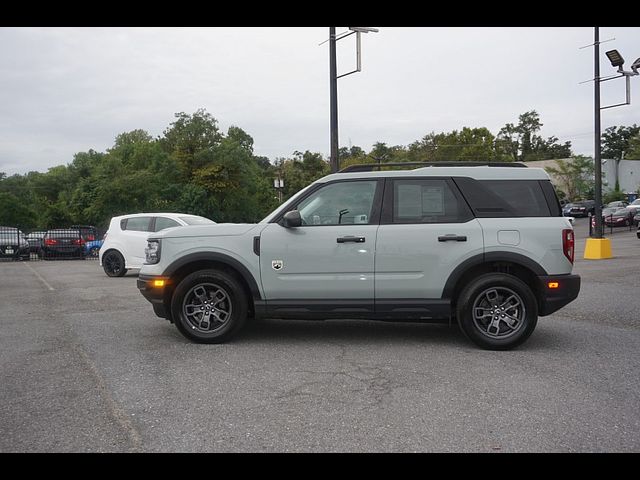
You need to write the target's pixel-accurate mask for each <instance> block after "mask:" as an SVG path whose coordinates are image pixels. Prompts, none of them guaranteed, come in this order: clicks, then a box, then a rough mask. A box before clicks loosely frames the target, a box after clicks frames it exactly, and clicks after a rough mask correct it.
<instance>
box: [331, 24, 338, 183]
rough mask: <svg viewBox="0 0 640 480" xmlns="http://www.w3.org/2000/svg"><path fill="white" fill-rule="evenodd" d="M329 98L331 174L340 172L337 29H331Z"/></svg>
mask: <svg viewBox="0 0 640 480" xmlns="http://www.w3.org/2000/svg"><path fill="white" fill-rule="evenodd" d="M329 89H330V93H329V97H330V102H331V113H330V115H331V159H330V163H331V173H335V172H337V171H338V68H337V63H336V27H329Z"/></svg>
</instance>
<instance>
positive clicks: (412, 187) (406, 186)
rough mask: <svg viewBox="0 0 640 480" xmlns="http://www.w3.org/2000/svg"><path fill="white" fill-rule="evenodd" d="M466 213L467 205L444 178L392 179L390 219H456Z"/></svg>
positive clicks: (460, 219)
mask: <svg viewBox="0 0 640 480" xmlns="http://www.w3.org/2000/svg"><path fill="white" fill-rule="evenodd" d="M466 217H469V214H468V209H467V208H466V207H465V206H464V205H463V203H462V202H461V201H460V200H459V199H458V197H456V195H455V194H454V192H453V190H452V189H451V187H450V186H449V185H448V184H447V182H446V180H442V179H415V180H414V179H410V180H409V179H407V180H394V181H393V223H455V222H461V221H466V220H467V219H468V218H466Z"/></svg>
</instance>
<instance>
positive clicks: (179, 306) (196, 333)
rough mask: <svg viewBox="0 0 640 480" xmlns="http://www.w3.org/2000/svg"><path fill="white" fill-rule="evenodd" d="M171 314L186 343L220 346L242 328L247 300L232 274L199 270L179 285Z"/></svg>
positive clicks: (172, 302) (246, 309)
mask: <svg viewBox="0 0 640 480" xmlns="http://www.w3.org/2000/svg"><path fill="white" fill-rule="evenodd" d="M171 311H172V314H173V318H174V319H175V320H174V321H175V324H176V327H178V330H180V333H182V334H183V335H184V336H185V337H187V338H188V339H189V340H192V341H194V342H198V343H222V342H225V341H227V340H229V339H230V338H231V337H233V336H234V335H235V334H237V333H238V331H239V330H240V329H241V328H242V326H243V325H244V323H245V321H246V318H247V311H248V298H247V295H246V293H245V291H244V288H243V287H242V285H241V284H240V283H239V281H238V280H237V279H236V278H235V277H234V276H233V275H231V274H229V273H227V272H224V271H220V270H199V271H197V272H194V273H192V274H190V275H188V276H186V277H185V278H184V279H183V280H182V281H181V282H180V283H179V284H178V286H177V287H176V290H175V292H174V294H173V297H172V300H171Z"/></svg>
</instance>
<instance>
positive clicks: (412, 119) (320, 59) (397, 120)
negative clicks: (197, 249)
mask: <svg viewBox="0 0 640 480" xmlns="http://www.w3.org/2000/svg"><path fill="white" fill-rule="evenodd" d="M378 28H379V29H380V32H379V33H369V34H367V35H363V38H362V47H363V48H362V50H363V55H362V67H363V71H362V72H361V73H357V74H354V75H349V76H347V77H344V78H341V79H339V80H338V111H339V134H340V146H347V147H348V146H350V145H358V146H360V147H362V148H364V149H365V150H369V149H370V148H371V146H372V145H373V144H374V143H375V142H378V141H380V142H385V143H387V144H388V145H408V144H410V143H411V142H413V141H415V140H419V139H421V138H422V137H423V136H424V135H426V134H427V133H430V132H432V131H433V132H436V133H438V132H443V131H447V132H448V131H451V130H454V129H457V130H459V129H461V128H462V127H465V126H467V127H487V128H488V129H489V130H490V131H491V132H492V133H494V134H497V133H498V131H499V129H500V128H501V127H502V126H504V124H506V123H517V121H518V116H519V115H520V114H522V113H524V112H526V111H529V110H536V111H537V112H538V113H539V114H540V118H541V121H542V123H543V124H544V126H543V127H542V131H541V134H542V135H543V136H544V137H549V136H551V135H554V136H556V137H558V138H559V140H560V141H561V142H565V141H568V140H569V141H571V142H572V146H573V150H574V152H575V153H579V154H585V155H593V144H594V136H593V131H594V126H593V120H594V100H593V98H594V89H593V83H588V84H583V85H579V82H581V81H584V80H590V79H593V48H585V49H580V48H579V47H582V46H585V45H588V44H591V43H593V35H594V28H593V27H569V28H563V27H513V28H506V27H456V28H450V27H394V28H391V27H383V26H379V27H378ZM345 30H347V27H337V32H338V33H340V32H343V31H345ZM328 32H329V28H328V27H304V28H291V27H282V28H268V27H260V28H255V27H253V28H241V27H233V28H231V27H229V28H221V27H209V28H187V27H175V28H156V27H144V28H142V27H141V28H131V27H126V28H124V27H123V28H106V27H100V28H94V27H91V28H89V27H85V28H78V27H73V28H71V27H68V28H53V27H42V28H26V27H16V28H8V27H1V28H0V106H1V107H0V171H4V172H6V173H7V174H9V175H11V174H14V173H26V172H28V171H31V170H37V171H42V172H45V171H46V170H47V169H48V168H50V167H53V166H56V165H62V164H67V163H70V162H71V161H72V160H73V155H74V153H76V152H81V151H87V150H89V149H94V150H97V151H100V152H104V151H105V150H106V149H107V148H109V147H111V146H112V145H113V141H114V139H115V137H116V136H117V135H118V134H120V133H122V132H126V131H130V130H133V129H137V128H140V129H144V130H146V131H148V132H149V133H150V134H151V135H152V136H154V137H155V136H159V135H161V134H162V132H163V131H164V130H165V129H166V128H167V127H168V126H169V124H170V123H171V122H172V121H173V120H174V118H175V117H174V114H175V113H176V112H186V113H193V112H195V111H196V110H197V109H198V108H204V109H206V110H207V111H208V112H209V113H210V114H211V115H213V117H215V118H216V119H217V120H218V122H219V126H220V128H221V130H222V131H224V132H226V130H227V128H228V127H229V126H231V125H236V126H238V127H240V128H242V129H244V130H245V131H246V132H247V133H248V134H250V135H251V136H252V137H253V139H254V142H255V144H254V152H255V154H256V155H264V156H266V157H269V158H270V159H271V160H272V161H273V160H275V159H276V158H278V157H290V156H291V155H292V153H293V152H294V151H295V150H301V151H305V150H311V151H313V152H320V153H322V154H323V155H324V156H325V157H327V158H328V156H329V47H328V44H327V43H325V44H323V45H322V46H319V45H318V44H319V43H320V42H322V41H323V40H325V39H327V37H328ZM354 38H355V35H353V36H351V37H348V38H346V39H344V40H341V41H339V42H338V44H337V47H338V73H339V74H341V73H346V72H348V71H350V70H352V69H353V68H354V67H355V41H354ZM610 38H615V40H614V41H611V42H607V43H604V44H602V45H601V46H600V51H601V55H600V56H601V60H600V64H601V75H602V76H605V75H610V74H611V75H613V74H614V73H615V70H614V69H613V68H612V67H611V66H610V64H609V62H608V60H607V58H606V57H605V55H604V52H605V51H606V50H611V49H617V50H619V51H620V53H621V54H622V55H623V56H624V58H625V60H626V64H625V67H626V68H627V69H628V68H629V66H630V64H631V63H632V62H633V61H634V60H635V59H636V58H638V57H640V28H638V27H634V28H631V27H624V28H623V27H601V28H600V40H601V41H603V40H607V39H610ZM631 91H632V93H631V98H632V104H631V105H630V106H624V107H618V108H612V109H607V110H604V111H603V113H602V130H603V131H604V129H605V128H606V127H608V126H611V125H632V124H633V123H636V124H640V76H639V77H633V78H632V79H631ZM624 100H625V85H624V80H623V79H616V80H612V81H609V82H605V83H603V84H602V105H603V106H604V105H608V104H612V103H620V102H624Z"/></svg>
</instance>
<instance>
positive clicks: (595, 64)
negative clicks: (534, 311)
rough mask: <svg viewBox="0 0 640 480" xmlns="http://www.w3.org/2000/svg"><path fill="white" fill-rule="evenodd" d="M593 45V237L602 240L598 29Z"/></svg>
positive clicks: (597, 29)
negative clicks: (594, 228)
mask: <svg viewBox="0 0 640 480" xmlns="http://www.w3.org/2000/svg"><path fill="white" fill-rule="evenodd" d="M593 40H594V43H593V52H594V53H593V75H594V76H593V78H594V82H593V88H594V99H595V104H594V131H595V133H594V136H595V140H594V152H595V155H594V162H595V165H594V167H595V195H594V200H595V202H596V205H595V211H594V215H595V216H596V218H595V220H596V221H595V227H596V230H595V237H594V238H602V237H603V234H602V227H603V225H602V159H601V144H600V135H601V132H600V130H601V123H600V27H595V29H594V39H593Z"/></svg>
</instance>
